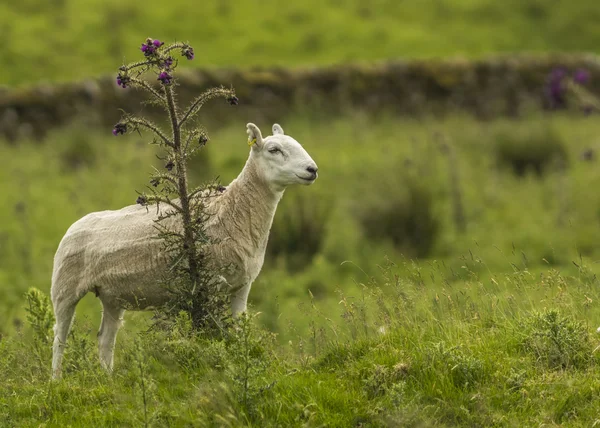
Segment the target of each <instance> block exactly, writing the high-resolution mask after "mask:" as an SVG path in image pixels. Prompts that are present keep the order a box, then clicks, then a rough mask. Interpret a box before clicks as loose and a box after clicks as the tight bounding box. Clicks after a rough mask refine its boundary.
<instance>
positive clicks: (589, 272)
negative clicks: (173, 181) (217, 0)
mask: <svg viewBox="0 0 600 428" xmlns="http://www.w3.org/2000/svg"><path fill="white" fill-rule="evenodd" d="M282 125H283V127H284V128H285V129H286V132H287V133H288V134H290V135H292V136H294V137H295V138H296V139H298V140H299V141H300V142H302V143H303V145H304V146H305V148H306V149H307V151H308V152H309V153H310V154H311V156H312V157H313V158H314V159H315V161H316V162H317V163H318V165H319V173H320V178H319V179H318V180H317V182H316V183H315V184H314V185H313V186H311V187H308V188H305V187H303V188H298V189H290V190H289V191H288V192H287V193H286V195H285V197H284V199H283V201H282V204H281V205H280V208H279V210H278V213H277V215H276V220H275V224H274V228H273V231H272V235H271V240H270V243H269V248H270V253H269V255H268V261H267V264H266V265H265V267H264V268H263V272H262V273H261V275H260V277H259V278H258V280H257V281H256V282H255V283H254V285H253V290H252V292H251V294H250V303H251V304H252V310H251V314H257V313H260V315H257V316H256V317H255V319H254V320H253V321H252V322H250V321H248V322H247V323H244V322H243V321H241V322H240V324H241V325H239V328H238V329H236V330H233V331H232V332H231V333H230V334H229V335H228V336H227V337H226V338H225V339H224V340H222V341H210V340H208V339H206V338H202V337H199V336H197V335H196V334H194V332H192V331H190V328H189V326H188V323H187V322H186V319H185V318H182V319H180V320H179V321H178V328H177V329H175V330H174V331H172V332H170V333H168V334H167V333H163V332H158V331H154V332H151V333H144V332H145V331H146V330H147V327H148V325H149V316H148V314H139V313H128V314H127V315H126V320H127V324H126V327H125V328H124V329H123V330H122V334H121V335H120V338H119V341H118V344H117V351H116V368H115V373H114V375H113V376H107V375H106V374H104V373H103V372H102V371H101V370H100V369H99V367H98V361H97V357H96V352H95V346H96V342H95V337H94V336H95V331H96V329H97V327H98V323H99V320H100V305H99V304H98V302H97V301H95V298H94V297H93V296H88V297H86V298H85V299H84V301H83V302H82V304H80V306H78V313H77V321H76V327H75V330H74V334H73V336H72V337H70V339H69V340H70V347H69V349H68V354H67V356H66V362H65V364H67V367H68V369H67V373H66V376H65V378H64V380H62V381H61V382H58V383H49V382H48V377H49V363H50V348H49V343H50V342H49V340H50V339H49V331H48V327H49V326H50V325H51V319H50V315H49V313H48V311H47V310H46V309H45V308H46V305H47V303H45V302H44V297H43V296H44V295H47V293H48V291H49V286H50V282H49V279H50V274H51V269H52V257H53V254H54V251H55V249H56V246H57V244H58V242H59V240H60V238H61V237H62V235H63V234H64V232H65V230H66V229H67V227H68V226H69V225H70V224H71V223H72V222H73V221H75V220H76V219H78V218H79V217H81V216H83V215H84V214H86V213H88V212H91V211H95V210H100V209H116V208H120V207H122V206H124V205H128V204H131V203H133V201H134V200H135V198H136V197H137V195H136V193H135V190H136V189H137V190H141V189H143V187H144V186H145V183H146V181H147V175H146V174H145V173H144V171H149V170H150V166H151V165H157V166H158V164H157V163H156V162H157V161H156V159H155V154H156V153H155V151H154V148H153V147H152V146H149V145H147V144H146V142H145V141H144V140H143V138H140V137H138V136H129V137H127V138H125V139H121V138H119V139H117V138H113V137H112V135H110V130H106V132H105V133H99V132H94V133H92V134H90V133H89V130H87V129H86V127H85V124H84V123H80V124H74V125H73V126H72V127H71V128H70V129H63V130H60V131H56V132H55V133H54V134H53V135H52V136H51V137H50V138H49V139H48V140H47V141H46V142H44V143H42V144H40V143H33V142H23V143H20V144H19V145H18V146H11V145H8V144H0V157H1V158H2V159H6V160H7V161H6V162H5V163H4V166H3V168H2V169H1V170H0V182H2V183H5V184H3V187H2V190H3V191H2V192H1V193H0V203H1V204H2V206H4V207H5V209H4V210H2V211H0V335H2V338H1V339H0V376H1V377H2V379H4V382H3V383H2V384H0V422H3V421H5V422H4V423H5V425H8V426H13V425H14V426H39V425H40V424H42V425H44V424H45V425H46V426H65V425H69V424H70V425H73V426H91V425H94V426H100V425H101V426H113V425H114V426H117V425H119V426H123V425H125V426H138V425H142V424H147V425H149V426H165V425H170V426H241V425H255V426H340V427H344V426H432V425H436V426H515V425H520V426H534V425H535V426H539V425H541V424H546V425H552V424H560V425H565V426H590V425H592V424H593V423H594V422H595V421H597V418H598V414H599V412H598V411H599V410H600V405H598V404H597V403H598V401H599V398H600V382H598V379H599V378H600V377H599V376H598V375H599V374H600V365H599V363H600V361H599V360H598V356H597V353H594V352H593V351H594V349H595V347H596V346H597V345H598V344H599V340H598V338H597V336H596V333H595V329H596V327H597V326H598V325H599V322H600V310H599V309H598V301H599V299H600V289H599V288H598V280H597V277H596V274H597V272H598V270H599V268H598V265H597V260H598V257H599V256H600V249H599V248H598V247H597V245H596V243H597V242H598V240H599V239H600V217H599V212H600V210H599V209H600V196H598V194H597V192H594V191H593V189H595V188H597V187H598V185H597V184H596V183H598V182H599V181H600V173H599V172H598V169H597V164H596V162H595V158H594V156H596V155H597V153H596V151H595V150H596V149H597V148H598V140H597V135H598V134H599V131H600V122H598V121H597V120H596V119H595V118H594V117H587V118H585V117H580V116H574V115H570V114H564V115H548V116H546V115H533V116H530V117H527V118H523V119H519V120H507V119H496V120H494V121H489V122H478V121H475V120H473V119H471V118H468V117H459V116H449V117H447V118H446V119H443V120H439V119H438V120H434V119H422V120H410V119H399V118H395V117H389V116H385V115H384V116H377V117H373V116H369V115H366V114H362V113H358V112H357V113H349V114H348V115H346V116H344V117H339V118H336V119H325V118H323V117H318V116H317V115H314V116H311V115H309V114H299V115H297V116H296V117H295V118H294V119H292V120H290V121H289V122H287V123H282ZM259 126H261V127H262V128H263V129H265V128H266V129H268V128H269V127H270V124H267V123H264V124H263V123H260V124H259ZM549 154H552V156H550V155H549ZM205 155H206V156H205V157H204V158H203V159H198V160H197V162H196V163H195V166H194V167H193V169H194V171H195V172H194V174H195V180H196V181H200V180H206V179H210V178H212V177H214V176H216V175H220V177H221V180H222V181H223V182H225V183H227V182H229V181H230V180H231V179H232V178H233V177H235V175H236V174H237V172H239V170H240V169H241V168H242V166H243V163H244V161H245V159H246V156H247V145H246V135H245V130H244V128H243V126H242V127H227V128H223V129H221V130H220V131H218V132H215V133H212V136H211V143H210V144H209V148H208V149H207V152H206V154H205ZM585 159H591V160H585ZM30 287H35V288H37V289H39V290H41V293H42V294H36V293H32V294H30V295H29V298H28V299H27V298H25V297H24V294H25V292H26V291H27V290H28V289H29V288H30ZM28 302H29V303H28ZM26 308H29V311H27V310H26ZM27 315H28V318H27Z"/></svg>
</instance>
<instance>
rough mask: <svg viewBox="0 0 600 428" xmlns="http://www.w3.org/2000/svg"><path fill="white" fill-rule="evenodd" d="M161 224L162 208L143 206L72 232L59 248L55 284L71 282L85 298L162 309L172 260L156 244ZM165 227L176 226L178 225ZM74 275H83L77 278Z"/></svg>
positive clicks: (88, 221) (90, 218)
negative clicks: (90, 294) (163, 277)
mask: <svg viewBox="0 0 600 428" xmlns="http://www.w3.org/2000/svg"><path fill="white" fill-rule="evenodd" d="M156 219H157V212H156V207H148V208H146V207H142V206H139V205H132V206H128V207H125V208H123V209H120V210H116V211H100V212H95V213H91V214H88V215H86V216H85V217H83V218H82V219H80V220H78V221H77V222H75V223H74V224H73V225H72V226H71V227H70V228H69V230H68V231H67V233H66V234H65V237H64V238H63V240H62V241H61V244H60V245H59V249H58V251H57V253H56V256H55V273H54V275H53V283H54V282H55V281H58V280H60V277H61V276H63V277H69V278H70V279H71V281H72V282H75V283H76V284H72V286H74V287H76V288H77V289H78V290H79V292H80V293H82V294H84V293H85V292H89V291H94V292H97V293H99V294H100V295H101V297H103V298H106V299H111V300H125V301H126V302H129V303H132V304H135V305H137V306H139V307H142V308H143V307H146V306H148V305H156V304H159V303H161V302H162V301H164V299H165V298H166V295H165V293H164V290H162V289H161V287H160V285H159V282H158V281H157V280H158V279H159V278H160V275H161V274H162V273H164V271H165V267H166V263H167V257H166V255H165V254H163V252H162V251H161V250H162V243H161V241H160V240H158V239H157V238H156V237H157V230H156V228H155V220H156ZM165 221H169V222H171V226H174V223H175V222H174V219H167V220H165ZM74 270H78V272H75V274H73V271H74ZM61 272H63V273H69V275H61ZM150 296H152V298H150Z"/></svg>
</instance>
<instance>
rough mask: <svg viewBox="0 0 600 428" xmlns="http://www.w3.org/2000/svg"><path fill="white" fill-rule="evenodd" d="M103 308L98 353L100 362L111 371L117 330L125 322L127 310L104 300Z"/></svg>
mask: <svg viewBox="0 0 600 428" xmlns="http://www.w3.org/2000/svg"><path fill="white" fill-rule="evenodd" d="M102 308H103V312H102V324H100V331H98V354H99V356H100V363H101V364H102V366H103V367H104V368H105V369H106V370H108V371H109V372H110V371H112V368H113V356H114V350H115V342H116V340H117V332H118V331H119V327H121V324H122V322H123V314H124V313H125V310H124V309H121V308H119V307H117V306H115V305H114V304H111V303H108V302H106V301H102Z"/></svg>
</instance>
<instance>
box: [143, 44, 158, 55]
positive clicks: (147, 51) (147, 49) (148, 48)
mask: <svg viewBox="0 0 600 428" xmlns="http://www.w3.org/2000/svg"><path fill="white" fill-rule="evenodd" d="M140 50H141V51H142V52H144V56H152V55H154V53H155V52H156V48H155V47H154V46H153V45H147V44H143V45H142V47H141V48H140Z"/></svg>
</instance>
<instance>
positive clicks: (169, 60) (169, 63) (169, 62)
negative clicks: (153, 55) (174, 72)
mask: <svg viewBox="0 0 600 428" xmlns="http://www.w3.org/2000/svg"><path fill="white" fill-rule="evenodd" d="M172 65H173V58H171V57H168V58H167V59H165V62H164V63H163V67H164V68H165V69H166V70H170V69H171V66H172Z"/></svg>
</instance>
